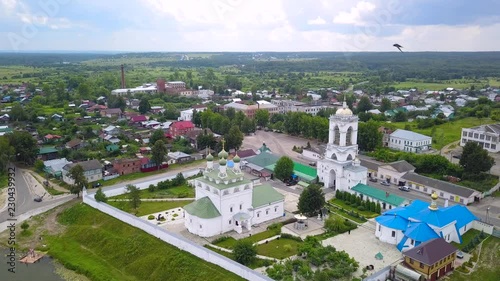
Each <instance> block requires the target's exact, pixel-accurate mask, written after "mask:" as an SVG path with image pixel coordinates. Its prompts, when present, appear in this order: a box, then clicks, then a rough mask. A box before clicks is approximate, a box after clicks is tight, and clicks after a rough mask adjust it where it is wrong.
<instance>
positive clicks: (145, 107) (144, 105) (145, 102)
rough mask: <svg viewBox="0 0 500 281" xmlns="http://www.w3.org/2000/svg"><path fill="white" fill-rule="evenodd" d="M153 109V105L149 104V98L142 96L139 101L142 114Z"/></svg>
mask: <svg viewBox="0 0 500 281" xmlns="http://www.w3.org/2000/svg"><path fill="white" fill-rule="evenodd" d="M150 110H151V105H150V104H149V100H148V99H146V98H142V99H141V101H140V102H139V112H140V113H141V114H145V113H146V112H148V111H150Z"/></svg>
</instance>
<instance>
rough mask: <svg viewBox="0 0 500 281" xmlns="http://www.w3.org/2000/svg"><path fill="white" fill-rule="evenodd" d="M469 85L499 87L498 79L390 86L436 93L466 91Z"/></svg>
mask: <svg viewBox="0 0 500 281" xmlns="http://www.w3.org/2000/svg"><path fill="white" fill-rule="evenodd" d="M471 85H474V86H475V87H476V89H477V88H482V87H484V86H485V85H490V86H495V87H499V86H500V79H498V78H490V79H487V80H486V79H484V80H465V79H460V80H450V81H439V82H436V83H428V82H423V81H418V80H415V81H405V82H397V83H394V84H392V86H393V87H395V88H396V89H398V90H399V89H401V90H408V89H418V90H421V91H423V90H430V91H434V90H435V91H438V90H444V89H446V88H455V89H468V88H470V86H471Z"/></svg>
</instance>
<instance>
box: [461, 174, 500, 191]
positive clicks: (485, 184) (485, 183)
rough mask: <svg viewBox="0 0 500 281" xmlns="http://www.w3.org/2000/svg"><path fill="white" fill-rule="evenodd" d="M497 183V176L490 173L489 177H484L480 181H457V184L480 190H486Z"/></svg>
mask: <svg viewBox="0 0 500 281" xmlns="http://www.w3.org/2000/svg"><path fill="white" fill-rule="evenodd" d="M497 183H498V177H497V176H493V175H491V176H490V177H489V178H486V179H484V180H482V181H468V180H463V181H459V182H457V184H458V185H461V186H465V187H469V188H472V189H475V190H478V191H481V192H484V191H488V190H490V189H491V188H492V187H494V186H495V185H497Z"/></svg>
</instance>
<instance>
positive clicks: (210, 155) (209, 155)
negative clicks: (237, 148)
mask: <svg viewBox="0 0 500 281" xmlns="http://www.w3.org/2000/svg"><path fill="white" fill-rule="evenodd" d="M207 161H214V157H213V156H212V154H211V153H209V154H208V155H207Z"/></svg>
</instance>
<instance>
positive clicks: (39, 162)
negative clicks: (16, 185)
mask: <svg viewBox="0 0 500 281" xmlns="http://www.w3.org/2000/svg"><path fill="white" fill-rule="evenodd" d="M34 166H35V170H36V171H37V172H39V173H41V172H43V169H45V165H44V164H43V161H42V160H41V159H37V160H36V161H35V165H34Z"/></svg>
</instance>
